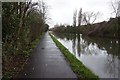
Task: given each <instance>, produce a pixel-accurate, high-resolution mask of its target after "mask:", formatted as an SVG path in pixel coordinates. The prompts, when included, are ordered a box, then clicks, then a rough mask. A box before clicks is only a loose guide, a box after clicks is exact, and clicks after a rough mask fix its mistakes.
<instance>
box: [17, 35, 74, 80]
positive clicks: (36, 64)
mask: <svg viewBox="0 0 120 80" xmlns="http://www.w3.org/2000/svg"><path fill="white" fill-rule="evenodd" d="M19 78H76V75H75V74H74V73H73V71H72V70H71V68H70V66H69V64H68V63H67V62H66V60H65V58H64V56H63V54H62V53H61V52H60V50H59V49H58V48H57V47H56V45H55V43H54V42H53V40H52V39H51V37H50V36H49V34H48V33H46V34H45V36H44V37H43V38H42V39H41V41H40V43H39V44H38V46H37V47H36V48H35V49H34V51H33V53H32V56H31V57H30V59H29V60H28V64H27V65H26V66H25V68H24V70H23V71H22V73H21V74H20V75H19Z"/></svg>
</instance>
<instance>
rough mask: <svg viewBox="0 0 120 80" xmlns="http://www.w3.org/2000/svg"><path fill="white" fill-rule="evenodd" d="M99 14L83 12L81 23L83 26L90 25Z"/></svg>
mask: <svg viewBox="0 0 120 80" xmlns="http://www.w3.org/2000/svg"><path fill="white" fill-rule="evenodd" d="M99 14H100V12H97V13H94V12H84V13H83V23H84V24H86V25H87V24H92V23H94V22H95V21H96V19H97V17H98V16H99Z"/></svg>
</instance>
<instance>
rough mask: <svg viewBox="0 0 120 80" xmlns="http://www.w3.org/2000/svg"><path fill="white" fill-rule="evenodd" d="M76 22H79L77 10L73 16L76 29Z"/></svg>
mask: <svg viewBox="0 0 120 80" xmlns="http://www.w3.org/2000/svg"><path fill="white" fill-rule="evenodd" d="M76 20H77V10H75V12H74V14H73V27H76Z"/></svg>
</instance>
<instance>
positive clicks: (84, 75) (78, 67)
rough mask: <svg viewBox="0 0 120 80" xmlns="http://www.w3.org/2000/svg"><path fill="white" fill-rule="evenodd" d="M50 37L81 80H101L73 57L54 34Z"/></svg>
mask: <svg viewBox="0 0 120 80" xmlns="http://www.w3.org/2000/svg"><path fill="white" fill-rule="evenodd" d="M49 34H50V33H49ZM50 36H51V37H52V39H53V41H54V42H55V43H56V45H57V46H58V48H59V49H60V51H61V52H62V53H63V54H64V56H65V57H66V60H67V61H68V62H69V64H70V66H71V68H72V70H73V71H74V72H75V73H76V75H77V77H78V78H79V79H91V80H94V79H95V80H97V79H99V78H98V76H96V75H95V74H94V73H93V72H92V71H90V70H89V69H88V68H86V67H85V66H84V65H83V63H82V62H80V61H79V60H78V59H77V58H76V57H75V56H74V55H72V53H71V52H70V51H69V50H68V49H67V48H65V47H64V46H63V45H62V44H61V43H60V42H59V41H58V40H57V39H56V38H55V37H54V36H53V35H52V34H50Z"/></svg>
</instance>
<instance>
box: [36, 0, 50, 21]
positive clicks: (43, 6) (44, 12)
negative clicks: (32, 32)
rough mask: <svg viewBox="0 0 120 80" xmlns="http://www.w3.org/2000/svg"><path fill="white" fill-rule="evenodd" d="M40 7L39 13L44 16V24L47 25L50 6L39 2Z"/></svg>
mask: <svg viewBox="0 0 120 80" xmlns="http://www.w3.org/2000/svg"><path fill="white" fill-rule="evenodd" d="M38 7H39V12H40V13H41V14H42V19H43V20H44V23H45V22H46V20H47V11H48V10H47V9H48V6H47V5H46V3H45V2H43V1H40V0H39V1H38Z"/></svg>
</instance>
